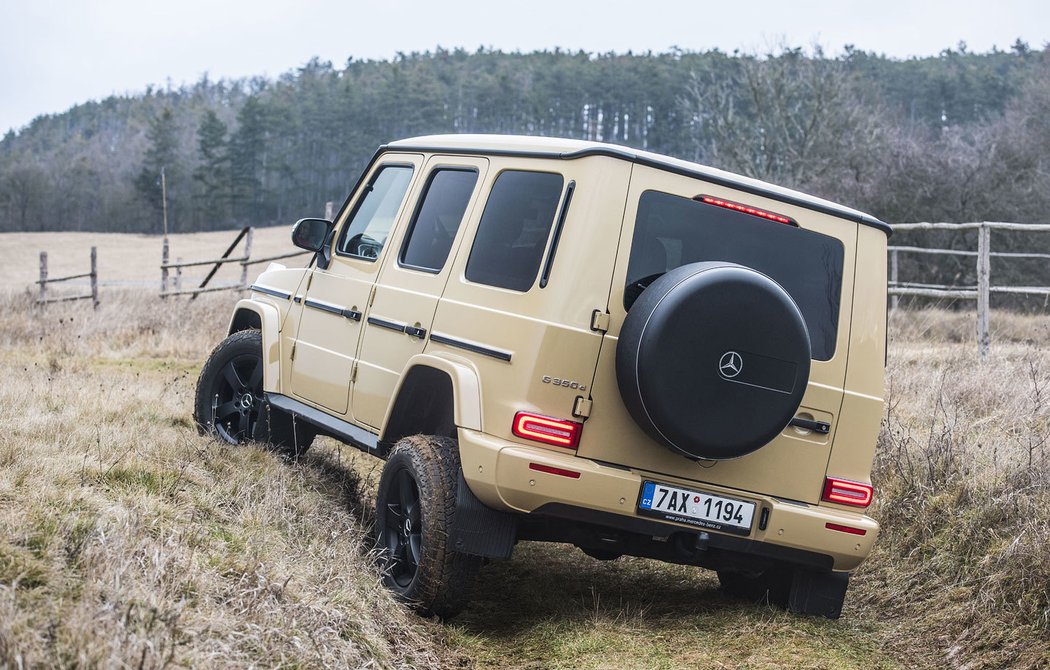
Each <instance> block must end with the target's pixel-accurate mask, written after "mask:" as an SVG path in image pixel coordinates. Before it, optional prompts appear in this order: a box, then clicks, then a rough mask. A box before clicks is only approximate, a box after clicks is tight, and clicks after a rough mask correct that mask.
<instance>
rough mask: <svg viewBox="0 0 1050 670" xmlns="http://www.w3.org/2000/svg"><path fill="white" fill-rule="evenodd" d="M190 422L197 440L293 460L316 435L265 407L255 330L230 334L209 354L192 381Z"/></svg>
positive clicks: (258, 337)
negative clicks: (250, 445) (248, 445)
mask: <svg viewBox="0 0 1050 670" xmlns="http://www.w3.org/2000/svg"><path fill="white" fill-rule="evenodd" d="M193 418H194V420H195V421H196V423H197V429H198V430H199V431H200V433H201V434H202V435H213V436H215V437H216V438H218V439H220V440H222V441H223V442H227V443H229V444H244V443H245V442H248V441H252V440H254V441H257V442H262V443H264V444H267V445H269V446H270V447H272V448H274V449H275V450H277V451H278V452H280V453H282V454H284V455H287V456H292V457H295V456H299V455H301V454H302V453H304V452H305V451H306V450H307V448H309V446H310V444H311V443H312V442H313V439H314V437H315V435H316V431H315V430H314V428H313V427H312V426H310V425H309V424H307V423H305V422H303V421H299V420H297V419H296V418H295V417H292V416H289V415H288V414H285V413H283V412H281V411H280V410H276V409H273V408H272V407H271V406H270V404H269V403H268V402H266V397H265V393H264V392H263V359H262V334H261V333H260V332H259V331H258V330H242V331H240V332H237V333H234V334H233V335H230V336H229V337H227V338H226V339H225V340H223V341H222V342H221V343H220V344H219V346H217V347H215V350H214V351H212V352H211V355H210V356H209V357H208V360H207V361H206V362H205V363H204V367H203V368H202V369H201V376H200V379H198V380H197V397H196V401H195V402H194V408H193Z"/></svg>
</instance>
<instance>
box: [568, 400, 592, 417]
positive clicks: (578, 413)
mask: <svg viewBox="0 0 1050 670" xmlns="http://www.w3.org/2000/svg"><path fill="white" fill-rule="evenodd" d="M593 404H594V401H593V400H591V399H590V398H584V397H583V396H582V395H578V396H576V401H575V402H574V403H572V415H573V416H575V417H579V418H581V419H586V418H587V417H589V416H590V415H591V406H592V405H593Z"/></svg>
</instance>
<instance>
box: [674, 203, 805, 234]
mask: <svg viewBox="0 0 1050 670" xmlns="http://www.w3.org/2000/svg"><path fill="white" fill-rule="evenodd" d="M694 200H699V201H700V202H702V203H704V204H706V205H714V206H715V207H722V208H724V209H731V210H733V211H734V212H740V213H741V214H750V215H751V216H757V217H758V218H760V219H765V220H766V221H776V222H777V223H784V224H787V225H789V226H796V227H797V226H798V224H797V223H795V220H794V219H792V218H791V217H788V216H784V215H783V214H777V213H776V212H770V211H769V210H765V209H759V208H758V207H752V206H751V205H745V204H743V203H739V202H733V201H732V200H723V199H722V198H716V197H714V196H711V195H698V196H696V197H695V198H694Z"/></svg>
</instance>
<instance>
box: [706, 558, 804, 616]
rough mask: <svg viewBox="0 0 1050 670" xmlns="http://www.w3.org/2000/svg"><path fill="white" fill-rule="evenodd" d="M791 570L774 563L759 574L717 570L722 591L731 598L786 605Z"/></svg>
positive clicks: (789, 593)
mask: <svg viewBox="0 0 1050 670" xmlns="http://www.w3.org/2000/svg"><path fill="white" fill-rule="evenodd" d="M792 574H793V573H792V570H791V569H790V568H788V567H786V566H780V565H774V566H771V567H769V568H766V570H765V571H763V572H762V573H760V574H750V573H745V572H730V571H726V570H719V571H718V582H719V584H720V585H721V587H722V591H723V592H725V593H726V595H729V596H731V597H733V598H738V599H740V600H745V601H747V602H750V603H757V604H767V605H776V606H777V607H787V604H788V597H789V596H790V595H791V578H792Z"/></svg>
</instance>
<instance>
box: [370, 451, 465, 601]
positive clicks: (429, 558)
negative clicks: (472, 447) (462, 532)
mask: <svg viewBox="0 0 1050 670" xmlns="http://www.w3.org/2000/svg"><path fill="white" fill-rule="evenodd" d="M458 478H459V449H458V446H457V444H456V442H455V440H452V439H449V438H447V437H434V436H423V435H416V436H414V437H406V438H404V439H402V440H401V441H399V442H398V443H397V444H396V445H394V448H393V449H392V450H391V451H390V455H389V456H388V457H387V460H386V464H385V465H384V466H383V475H382V477H381V478H380V480H379V493H378V495H377V497H376V539H377V541H378V545H379V548H380V551H381V552H382V561H383V583H384V584H386V586H387V587H388V588H389V589H390V590H392V591H393V592H394V593H395V594H397V596H398V597H399V598H401V599H402V600H404V601H406V602H410V603H412V605H413V606H414V607H415V609H416V610H417V611H418V612H419V613H420V614H423V615H425V616H430V615H434V614H436V615H437V616H439V617H441V618H449V617H452V616H454V615H455V614H457V613H458V612H459V611H460V610H461V609H463V607H464V606H465V605H466V604H467V601H468V599H469V597H470V590H471V586H472V585H473V581H474V577H475V575H476V574H477V571H478V569H479V568H480V567H481V562H482V559H481V558H479V557H477V556H470V555H467V554H461V553H458V552H456V551H454V550H453V549H452V548H451V547H450V546H448V536H449V532H450V531H451V529H452V522H453V515H454V514H455V510H456V486H457V481H458Z"/></svg>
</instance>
